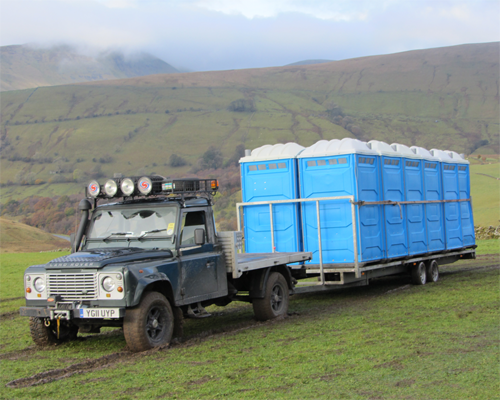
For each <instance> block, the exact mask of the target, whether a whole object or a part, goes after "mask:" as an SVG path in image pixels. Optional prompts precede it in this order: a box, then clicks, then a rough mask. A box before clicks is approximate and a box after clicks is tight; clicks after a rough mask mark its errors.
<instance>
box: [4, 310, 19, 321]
mask: <svg viewBox="0 0 500 400" xmlns="http://www.w3.org/2000/svg"><path fill="white" fill-rule="evenodd" d="M18 315H19V311H9V312H6V313H3V314H0V320H5V319H6V318H12V317H16V316H18Z"/></svg>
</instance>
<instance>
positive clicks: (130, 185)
mask: <svg viewBox="0 0 500 400" xmlns="http://www.w3.org/2000/svg"><path fill="white" fill-rule="evenodd" d="M120 186H121V189H122V192H123V194H124V195H125V196H132V194H133V193H134V190H135V188H134V181H132V179H130V178H125V179H124V180H123V181H122V184H121V185H120Z"/></svg>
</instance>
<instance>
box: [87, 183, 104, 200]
mask: <svg viewBox="0 0 500 400" xmlns="http://www.w3.org/2000/svg"><path fill="white" fill-rule="evenodd" d="M87 188H88V191H89V194H90V195H91V196H92V197H97V196H99V193H100V192H101V187H100V186H99V182H97V181H90V182H89V186H88V187H87Z"/></svg>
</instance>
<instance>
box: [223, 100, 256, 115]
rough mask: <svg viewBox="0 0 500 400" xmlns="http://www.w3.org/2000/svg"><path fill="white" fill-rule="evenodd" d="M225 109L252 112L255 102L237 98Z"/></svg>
mask: <svg viewBox="0 0 500 400" xmlns="http://www.w3.org/2000/svg"><path fill="white" fill-rule="evenodd" d="M227 109H228V110H229V111H235V112H254V111H255V103H254V101H253V100H251V99H238V100H234V101H232V102H231V104H229V107H228V108H227Z"/></svg>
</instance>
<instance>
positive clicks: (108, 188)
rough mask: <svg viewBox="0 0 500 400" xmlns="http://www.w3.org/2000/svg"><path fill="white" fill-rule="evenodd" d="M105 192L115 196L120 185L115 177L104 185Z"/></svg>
mask: <svg viewBox="0 0 500 400" xmlns="http://www.w3.org/2000/svg"><path fill="white" fill-rule="evenodd" d="M104 192H105V193H106V194H107V195H108V196H109V197H113V196H114V195H115V194H116V192H118V185H117V184H116V181H114V180H113V179H109V180H108V181H107V182H106V184H105V185H104Z"/></svg>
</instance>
